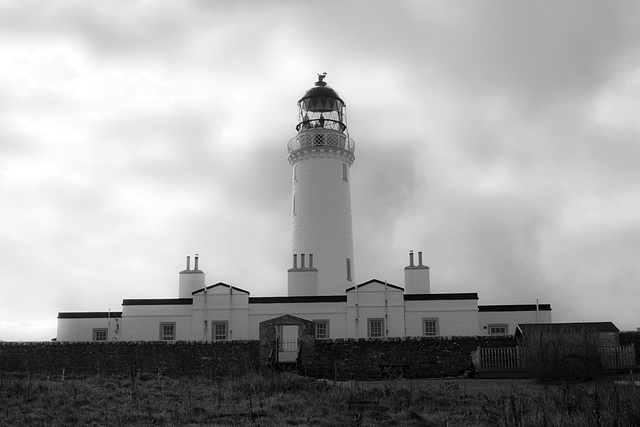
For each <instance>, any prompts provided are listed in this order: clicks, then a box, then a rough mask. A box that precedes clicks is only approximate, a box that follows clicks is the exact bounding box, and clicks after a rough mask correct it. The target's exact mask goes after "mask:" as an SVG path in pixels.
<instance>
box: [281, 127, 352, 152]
mask: <svg viewBox="0 0 640 427" xmlns="http://www.w3.org/2000/svg"><path fill="white" fill-rule="evenodd" d="M310 129H311V131H310V132H300V133H299V134H298V135H296V136H294V137H293V138H291V139H290V140H289V142H288V143H287V149H288V150H289V153H293V152H295V151H298V150H300V149H301V148H313V147H328V148H340V149H343V150H346V151H349V152H351V153H353V152H354V151H355V149H356V144H355V142H354V141H353V140H352V139H351V138H349V137H348V136H347V135H345V134H344V133H342V132H339V131H337V130H331V129H327V128H326V127H324V128H310Z"/></svg>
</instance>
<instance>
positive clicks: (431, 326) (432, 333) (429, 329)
mask: <svg viewBox="0 0 640 427" xmlns="http://www.w3.org/2000/svg"><path fill="white" fill-rule="evenodd" d="M422 335H423V336H425V337H437V336H438V335H440V329H439V328H438V319H422Z"/></svg>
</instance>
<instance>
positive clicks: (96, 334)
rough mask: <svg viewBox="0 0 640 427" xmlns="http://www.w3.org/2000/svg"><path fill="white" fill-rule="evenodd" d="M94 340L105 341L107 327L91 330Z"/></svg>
mask: <svg viewBox="0 0 640 427" xmlns="http://www.w3.org/2000/svg"><path fill="white" fill-rule="evenodd" d="M93 340H94V341H106V340H107V328H100V329H94V330H93Z"/></svg>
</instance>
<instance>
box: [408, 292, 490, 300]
mask: <svg viewBox="0 0 640 427" xmlns="http://www.w3.org/2000/svg"><path fill="white" fill-rule="evenodd" d="M464 299H471V300H477V299H478V294H477V293H475V292H466V293H464V292H461V293H452V294H405V296H404V300H405V301H446V300H464Z"/></svg>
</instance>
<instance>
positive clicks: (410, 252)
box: [409, 251, 414, 267]
mask: <svg viewBox="0 0 640 427" xmlns="http://www.w3.org/2000/svg"><path fill="white" fill-rule="evenodd" d="M409 267H414V264H413V251H409Z"/></svg>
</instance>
